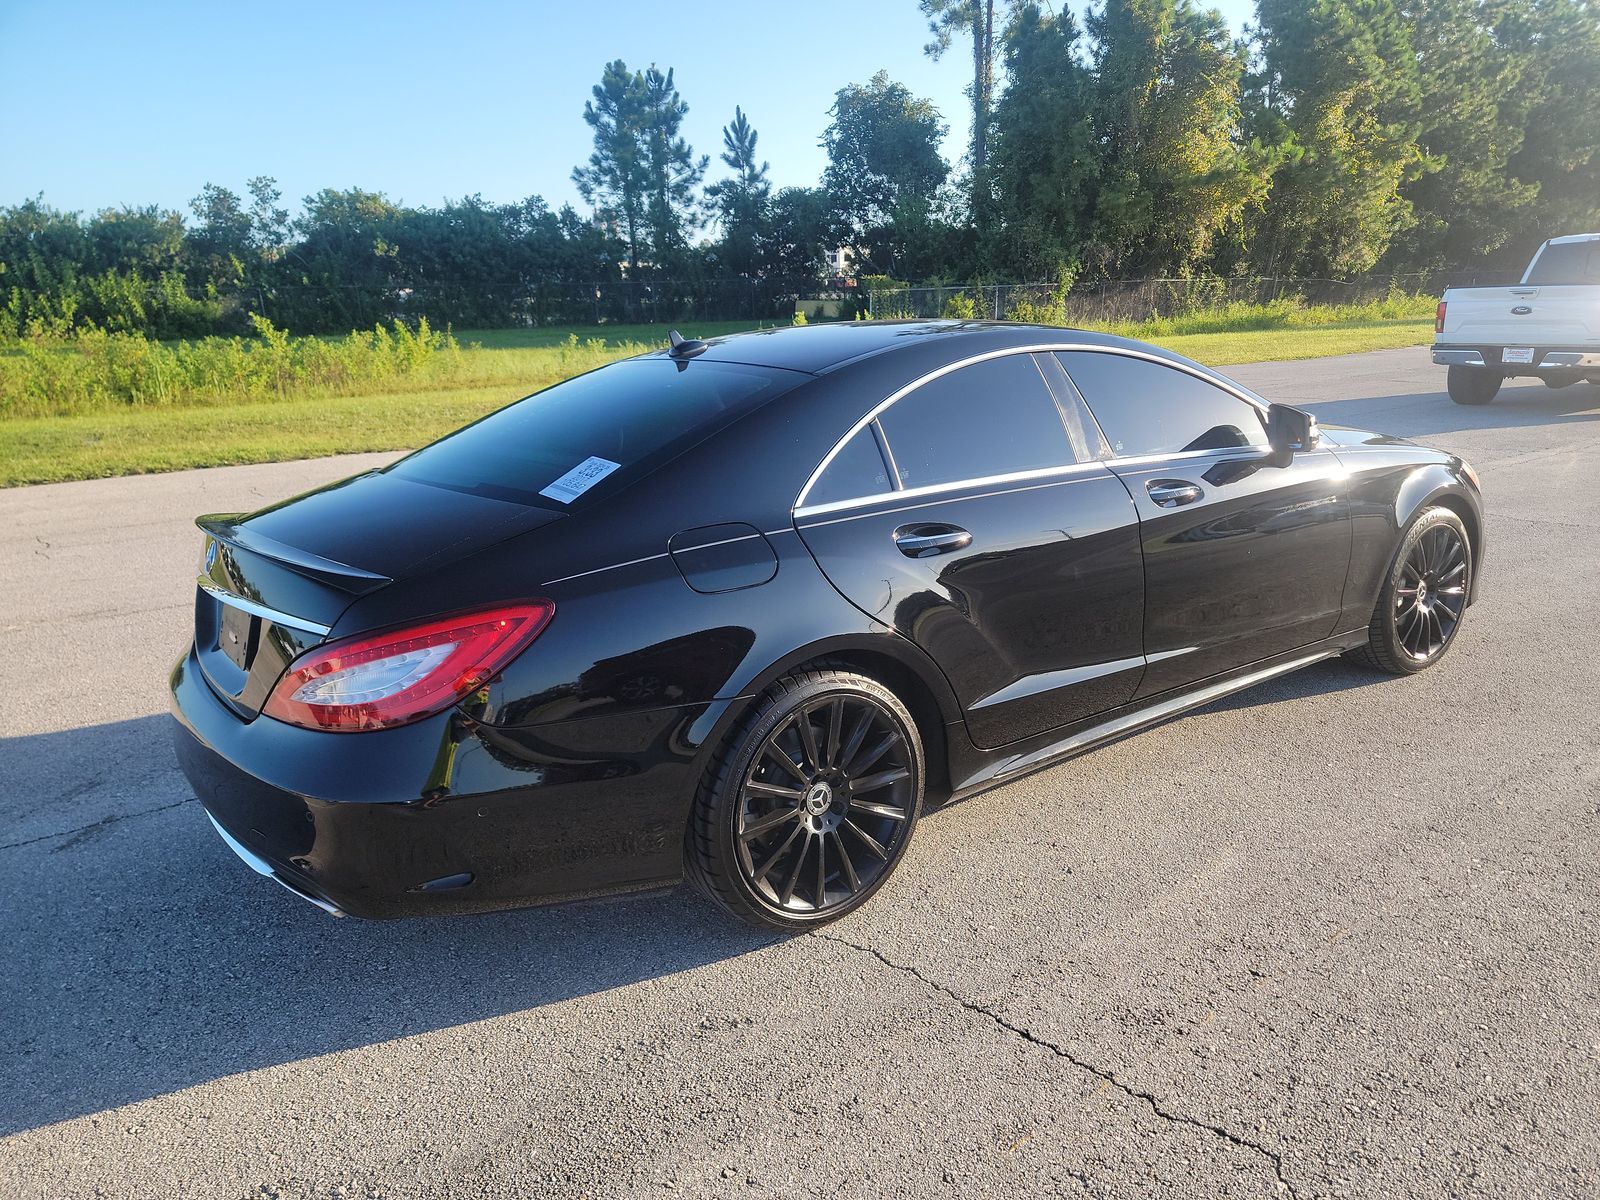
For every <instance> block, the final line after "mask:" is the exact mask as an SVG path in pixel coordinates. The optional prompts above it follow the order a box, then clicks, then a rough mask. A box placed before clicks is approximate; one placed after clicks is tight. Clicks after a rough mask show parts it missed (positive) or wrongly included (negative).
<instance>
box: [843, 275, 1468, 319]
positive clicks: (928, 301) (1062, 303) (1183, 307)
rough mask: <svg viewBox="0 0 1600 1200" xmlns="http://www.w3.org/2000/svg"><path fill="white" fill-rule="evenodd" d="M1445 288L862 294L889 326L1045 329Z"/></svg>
mask: <svg viewBox="0 0 1600 1200" xmlns="http://www.w3.org/2000/svg"><path fill="white" fill-rule="evenodd" d="M1447 282H1449V277H1448V276H1447V275H1446V274H1445V273H1443V272H1425V273H1415V274H1408V275H1391V276H1384V277H1382V278H1371V279H1358V280H1345V279H1317V278H1308V277H1303V276H1261V277H1247V278H1223V277H1218V276H1213V277H1205V276H1197V277H1190V278H1187V279H1114V280H1096V281H1094V282H1083V283H1075V284H1073V285H1072V287H1070V288H1069V289H1068V290H1067V291H1066V292H1065V293H1063V292H1062V290H1061V285H1060V284H1059V283H1001V284H961V285H956V284H952V285H949V286H941V287H910V286H905V287H901V286H891V287H882V288H873V289H871V290H870V291H869V292H868V293H867V312H868V315H870V316H871V317H873V318H875V319H878V320H883V319H894V318H902V319H904V318H928V317H948V316H954V317H973V318H987V319H990V320H996V321H1000V320H1007V319H1010V320H1033V319H1042V318H1044V317H1046V316H1048V318H1049V320H1050V321H1051V322H1052V323H1064V324H1073V323H1078V322H1094V323H1115V322H1121V321H1130V322H1131V321H1148V320H1151V319H1153V318H1156V317H1176V316H1185V315H1188V314H1191V313H1198V312H1206V311H1214V310H1216V309H1220V308H1226V307H1227V306H1229V305H1234V304H1239V305H1264V304H1272V303H1275V302H1278V301H1282V300H1285V299H1288V300H1295V301H1299V302H1304V303H1308V304H1354V303H1361V302H1364V301H1369V300H1381V299H1382V298H1383V297H1384V296H1386V295H1388V294H1390V293H1391V292H1394V291H1401V292H1407V293H1417V292H1422V293H1429V294H1431V293H1437V292H1439V291H1442V290H1443V289H1444V287H1445V286H1446V284H1447Z"/></svg>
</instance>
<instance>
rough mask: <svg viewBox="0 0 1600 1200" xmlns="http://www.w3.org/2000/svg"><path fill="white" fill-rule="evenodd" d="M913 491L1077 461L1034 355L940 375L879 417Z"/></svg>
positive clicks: (1009, 357) (991, 361)
mask: <svg viewBox="0 0 1600 1200" xmlns="http://www.w3.org/2000/svg"><path fill="white" fill-rule="evenodd" d="M878 421H879V423H880V424H881V425H882V426H883V434H884V438H885V440H887V441H888V443H889V453H890V454H892V455H894V465H895V467H896V468H897V469H898V470H899V472H900V482H901V483H902V484H903V485H904V486H905V487H908V488H914V487H926V486H928V485H930V484H938V483H954V482H956V481H957V480H961V479H977V478H979V477H982V476H986V475H1005V474H1008V473H1010V472H1012V471H1033V470H1038V469H1040V468H1043V467H1059V466H1064V465H1066V464H1068V463H1074V462H1077V461H1078V460H1077V458H1076V456H1075V455H1074V454H1073V453H1072V447H1071V446H1070V445H1069V444H1068V442H1067V431H1066V429H1065V428H1064V427H1063V426H1062V424H1061V416H1060V414H1059V413H1057V412H1056V404H1055V400H1054V399H1053V398H1052V397H1051V395H1050V392H1049V390H1048V389H1047V388H1046V387H1045V383H1044V376H1042V375H1040V374H1039V368H1038V367H1036V366H1034V364H1033V359H1032V356H1031V355H1027V354H1009V355H1006V356H1005V357H1004V358H991V359H989V360H988V361H986V362H981V363H974V364H973V365H972V366H970V367H962V368H960V369H959V370H956V371H952V372H950V374H948V375H941V376H940V377H939V378H938V379H935V380H933V381H932V382H930V383H926V384H923V386H921V387H920V388H918V389H917V390H916V391H914V392H912V393H910V394H909V395H907V396H904V397H902V398H901V399H900V400H898V401H896V402H895V403H894V404H892V405H890V406H889V408H888V409H887V410H886V411H885V412H884V414H883V415H882V416H881V417H879V418H878Z"/></svg>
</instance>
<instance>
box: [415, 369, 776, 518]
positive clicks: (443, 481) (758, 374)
mask: <svg viewBox="0 0 1600 1200" xmlns="http://www.w3.org/2000/svg"><path fill="white" fill-rule="evenodd" d="M804 379H805V376H803V375H800V374H797V373H795V372H792V371H783V370H777V369H773V368H770V367H749V366H742V365H738V364H734V363H720V362H690V363H688V364H686V365H680V364H679V363H676V362H673V361H671V360H670V359H666V358H646V359H636V360H630V361H628V362H620V363H613V364H612V365H611V366H609V367H602V368H601V369H600V370H598V371H591V372H590V373H589V374H587V375H579V376H578V377H577V378H576V379H569V380H567V381H566V382H564V383H558V384H556V385H555V386H554V387H550V388H546V389H545V390H544V391H542V392H538V393H536V394H534V395H532V396H529V397H528V398H527V399H526V400H519V401H517V403H515V404H512V405H509V406H508V407H506V408H503V409H501V410H500V411H499V412H496V413H491V414H490V415H489V416H487V417H485V418H484V419H483V420H481V421H478V422H477V423H475V424H472V425H468V426H467V427H466V428H465V429H461V430H458V431H457V432H455V433H452V434H450V435H449V436H447V437H445V438H443V439H441V440H440V441H437V442H435V443H433V445H431V446H425V447H423V448H422V449H421V450H419V451H417V452H416V453H415V454H413V455H411V456H410V457H409V458H405V459H402V460H401V461H400V462H398V463H396V464H395V465H394V466H393V467H391V468H390V470H392V471H394V472H395V473H396V474H398V475H403V476H405V477H406V478H408V479H416V480H419V481H421V482H423V483H431V484H435V485H436V486H439V487H446V488H452V489H454V490H456V491H462V492H468V493H471V494H472V495H475V496H493V497H495V498H496V499H500V500H511V501H515V502H517V503H521V504H536V505H539V506H540V507H543V508H555V509H560V510H565V509H567V508H570V507H572V506H573V505H575V504H581V503H583V502H585V501H588V500H591V499H594V498H597V497H600V496H603V495H606V494H609V493H611V492H614V491H616V490H617V489H619V488H621V487H624V486H626V485H627V484H628V483H629V482H630V481H631V480H633V479H637V478H639V477H640V476H642V475H645V474H647V473H648V472H650V471H653V470H655V469H656V467H658V466H660V465H661V464H662V463H664V462H667V461H669V460H670V459H672V458H674V457H676V456H677V455H678V454H681V453H682V452H683V451H684V450H687V449H688V448H689V447H690V446H692V445H694V444H695V443H696V442H699V441H702V440H703V439H704V438H706V437H708V436H709V435H710V434H712V433H714V432H716V431H717V430H718V429H721V428H722V427H723V426H725V425H727V424H729V423H730V422H732V421H734V420H736V419H738V418H739V417H741V416H743V415H744V414H746V413H748V412H752V411H754V410H755V409H757V408H759V407H760V406H761V405H762V404H765V403H766V402H767V401H768V400H770V399H772V398H773V397H774V396H777V395H778V394H780V393H782V392H785V391H788V390H789V389H790V388H791V387H793V386H795V384H797V383H799V382H801V381H802V380H804Z"/></svg>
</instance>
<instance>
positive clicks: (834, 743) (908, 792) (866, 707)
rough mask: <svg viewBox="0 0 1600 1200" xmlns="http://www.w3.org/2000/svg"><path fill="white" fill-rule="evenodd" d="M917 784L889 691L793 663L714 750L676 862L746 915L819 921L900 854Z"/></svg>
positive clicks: (857, 895) (856, 895)
mask: <svg viewBox="0 0 1600 1200" xmlns="http://www.w3.org/2000/svg"><path fill="white" fill-rule="evenodd" d="M922 787H923V755H922V741H921V739H920V738H919V737H918V736H917V727H916V723H915V722H914V721H913V720H912V718H911V714H910V713H909V712H907V711H906V707H905V705H904V704H902V703H901V702H900V699H899V697H897V696H896V695H895V694H894V693H893V692H891V691H890V690H889V689H888V688H886V687H884V686H883V685H882V684H881V683H879V682H878V681H877V680H875V679H869V678H867V677H866V676H863V675H857V674H855V673H853V672H850V671H843V670H836V669H820V670H805V671H797V672H795V673H794V674H792V675H788V676H785V677H784V678H782V679H780V680H778V681H777V682H776V683H774V684H773V685H772V686H771V687H769V688H767V690H766V691H765V692H764V693H763V694H762V696H761V698H760V700H759V701H757V703H756V705H755V708H754V711H753V712H752V713H751V714H750V716H749V717H747V718H746V720H745V722H744V724H743V725H742V726H741V727H740V728H739V730H738V731H736V732H735V733H734V734H733V735H732V736H731V737H730V738H729V739H728V741H727V743H726V744H725V745H724V746H723V747H722V749H721V750H720V751H719V752H718V754H717V756H716V759H715V760H714V761H713V764H712V768H711V771H710V774H709V775H708V777H707V779H706V780H705V782H704V783H703V784H702V786H701V789H700V794H699V796H697V797H696V800H695V807H694V812H693V814H692V815H691V817H690V821H689V831H688V839H687V844H686V846H685V848H684V849H685V859H686V864H687V868H688V871H687V873H688V875H689V878H690V879H691V880H692V881H693V882H694V883H695V885H696V886H697V887H698V888H699V889H700V890H701V891H702V892H704V893H705V894H706V895H707V896H708V897H710V898H711V899H712V900H714V901H716V902H717V903H718V904H719V905H721V906H722V907H723V908H725V909H727V910H728V911H729V912H731V913H733V914H734V915H735V916H737V917H740V918H742V919H743V920H745V921H748V922H750V923H751V924H753V925H757V926H760V927H762V928H764V929H775V930H780V931H784V932H798V931H801V930H804V929H808V928H812V927H814V926H817V925H821V924H823V923H825V922H827V921H831V920H834V919H835V918H837V917H841V916H843V915H844V914H845V913H847V912H850V911H851V910H852V909H855V908H858V907H860V906H861V905H862V904H864V903H865V902H866V901H867V899H868V898H869V897H871V896H872V894H873V893H874V892H876V891H877V890H878V888H880V887H881V886H882V885H883V883H884V882H885V881H886V880H887V879H888V878H889V875H890V873H891V872H892V871H893V870H894V869H895V867H896V866H898V865H899V863H900V859H901V857H902V856H903V855H904V854H905V851H906V846H907V845H908V844H909V843H910V841H911V834H912V831H913V830H914V829H915V828H916V824H917V812H918V809H919V808H920V807H921V803H922Z"/></svg>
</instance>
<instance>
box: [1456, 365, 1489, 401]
mask: <svg viewBox="0 0 1600 1200" xmlns="http://www.w3.org/2000/svg"><path fill="white" fill-rule="evenodd" d="M1501 382H1502V380H1501V377H1500V375H1499V374H1498V373H1497V372H1495V371H1487V370H1485V369H1484V368H1482V367H1451V368H1450V372H1449V374H1448V375H1447V376H1446V377H1445V388H1446V389H1447V390H1448V391H1449V393H1450V399H1452V400H1454V401H1455V402H1456V403H1457V404H1474V405H1476V404H1487V403H1489V401H1491V400H1493V399H1494V398H1495V394H1496V393H1497V392H1499V391H1500V384H1501Z"/></svg>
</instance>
